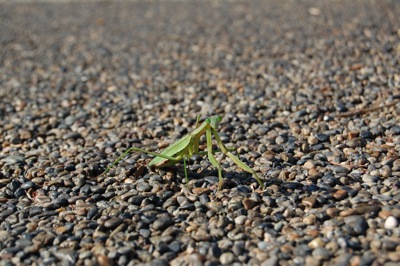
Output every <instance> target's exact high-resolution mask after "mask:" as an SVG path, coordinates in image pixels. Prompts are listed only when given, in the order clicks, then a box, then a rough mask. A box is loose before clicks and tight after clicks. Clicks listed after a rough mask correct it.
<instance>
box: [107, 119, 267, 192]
mask: <svg viewBox="0 0 400 266" xmlns="http://www.w3.org/2000/svg"><path fill="white" fill-rule="evenodd" d="M199 121H200V116H197V121H196V126H195V127H196V129H195V130H194V131H193V132H192V133H189V134H187V135H186V136H184V137H182V138H181V139H180V140H178V141H176V142H175V143H173V144H171V145H170V146H168V147H167V148H166V149H165V150H163V151H162V152H161V153H156V152H150V151H146V150H143V149H140V148H136V147H131V148H129V149H128V150H127V151H126V152H124V153H123V154H122V155H121V156H119V157H118V158H117V159H116V160H115V161H114V162H113V163H112V164H111V165H110V166H109V167H108V168H107V169H106V171H105V172H108V171H109V170H110V169H111V168H112V167H113V166H114V165H115V164H117V163H118V162H119V161H120V160H121V159H122V158H124V157H125V156H126V155H127V154H129V153H131V152H132V151H137V152H143V153H146V154H150V155H153V156H155V157H154V158H153V159H152V160H151V161H150V163H149V164H148V166H149V167H159V168H161V167H167V166H172V165H175V164H177V163H179V162H180V161H182V160H183V165H184V171H185V178H186V181H187V182H186V183H188V173H187V168H186V160H188V159H190V158H191V157H192V156H193V155H195V154H206V155H207V157H208V159H209V160H210V162H211V164H212V165H213V166H214V167H216V168H217V170H218V179H219V183H218V189H221V187H222V184H223V178H222V167H221V165H220V163H219V162H218V161H217V159H216V158H215V156H214V151H213V150H212V136H214V138H215V140H216V141H217V144H218V147H219V148H220V151H221V152H222V153H224V154H225V155H226V156H228V157H229V158H230V159H231V160H232V161H233V162H234V163H235V164H236V165H237V166H238V167H240V168H241V169H243V170H244V171H246V172H249V173H251V174H253V176H254V178H255V179H256V181H257V182H258V184H259V185H260V186H261V187H262V188H264V185H263V183H262V181H261V179H260V178H259V177H258V175H257V174H256V172H255V171H254V170H253V169H251V168H250V167H249V166H247V165H246V164H245V163H243V162H242V161H241V160H239V158H237V157H236V156H235V155H233V154H232V153H231V152H230V151H229V150H230V149H228V148H226V147H225V145H224V144H223V143H222V141H221V138H220V136H219V134H218V132H217V128H218V125H219V123H220V122H221V121H222V116H220V115H218V116H212V117H209V118H206V119H205V120H204V122H203V123H202V124H201V125H200V126H198V123H199ZM204 133H205V134H206V139H207V151H206V152H205V151H199V141H200V138H201V136H203V135H204Z"/></svg>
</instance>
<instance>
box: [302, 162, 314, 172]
mask: <svg viewBox="0 0 400 266" xmlns="http://www.w3.org/2000/svg"><path fill="white" fill-rule="evenodd" d="M303 167H304V168H305V169H307V170H310V169H312V168H314V167H315V163H314V162H313V161H311V160H310V161H307V162H305V163H304V165H303Z"/></svg>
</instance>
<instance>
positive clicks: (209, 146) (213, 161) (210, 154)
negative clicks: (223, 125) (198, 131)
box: [206, 129, 223, 190]
mask: <svg viewBox="0 0 400 266" xmlns="http://www.w3.org/2000/svg"><path fill="white" fill-rule="evenodd" d="M206 136H207V154H208V159H209V160H210V162H211V164H212V165H214V166H215V167H216V168H217V169H218V179H219V182H218V189H219V190H220V189H221V188H222V184H223V179H222V168H221V165H220V164H219V163H218V161H217V159H215V156H214V154H213V151H212V140H211V129H207V131H206Z"/></svg>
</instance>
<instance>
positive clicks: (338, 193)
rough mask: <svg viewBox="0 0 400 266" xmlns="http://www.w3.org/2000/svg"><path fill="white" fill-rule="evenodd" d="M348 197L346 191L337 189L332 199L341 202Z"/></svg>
mask: <svg viewBox="0 0 400 266" xmlns="http://www.w3.org/2000/svg"><path fill="white" fill-rule="evenodd" d="M348 195H349V194H348V193H347V191H346V190H344V189H339V190H338V191H336V192H335V193H334V194H333V197H334V198H335V199H337V200H343V199H345V198H347V196H348Z"/></svg>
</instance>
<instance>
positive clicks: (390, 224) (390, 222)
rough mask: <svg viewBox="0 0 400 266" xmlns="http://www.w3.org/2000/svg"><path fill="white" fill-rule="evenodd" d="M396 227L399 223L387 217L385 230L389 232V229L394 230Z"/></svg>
mask: <svg viewBox="0 0 400 266" xmlns="http://www.w3.org/2000/svg"><path fill="white" fill-rule="evenodd" d="M398 226H399V221H398V220H397V219H396V218H395V217H393V216H389V217H387V218H386V221H385V229H389V230H391V229H394V228H396V227H398Z"/></svg>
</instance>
